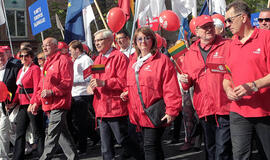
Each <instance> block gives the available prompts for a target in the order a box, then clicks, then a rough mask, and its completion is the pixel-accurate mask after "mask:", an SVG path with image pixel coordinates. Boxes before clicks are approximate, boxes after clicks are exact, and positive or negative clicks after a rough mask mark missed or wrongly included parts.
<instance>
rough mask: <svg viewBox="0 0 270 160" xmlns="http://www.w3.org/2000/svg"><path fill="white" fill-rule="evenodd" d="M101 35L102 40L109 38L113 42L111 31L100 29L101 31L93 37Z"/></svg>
mask: <svg viewBox="0 0 270 160" xmlns="http://www.w3.org/2000/svg"><path fill="white" fill-rule="evenodd" d="M100 33H102V38H109V39H110V40H112V41H113V33H112V31H111V30H109V29H101V30H98V31H97V32H96V33H95V34H94V36H97V35H98V34H100Z"/></svg>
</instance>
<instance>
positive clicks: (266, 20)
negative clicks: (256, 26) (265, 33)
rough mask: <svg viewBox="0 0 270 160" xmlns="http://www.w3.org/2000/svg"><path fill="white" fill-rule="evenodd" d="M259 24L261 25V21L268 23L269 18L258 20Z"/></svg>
mask: <svg viewBox="0 0 270 160" xmlns="http://www.w3.org/2000/svg"><path fill="white" fill-rule="evenodd" d="M258 21H259V23H262V22H263V21H265V22H270V18H258Z"/></svg>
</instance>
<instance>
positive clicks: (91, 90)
mask: <svg viewBox="0 0 270 160" xmlns="http://www.w3.org/2000/svg"><path fill="white" fill-rule="evenodd" d="M86 91H87V93H88V94H91V95H93V94H94V91H93V89H92V87H91V86H90V83H89V84H88V86H87V89H86Z"/></svg>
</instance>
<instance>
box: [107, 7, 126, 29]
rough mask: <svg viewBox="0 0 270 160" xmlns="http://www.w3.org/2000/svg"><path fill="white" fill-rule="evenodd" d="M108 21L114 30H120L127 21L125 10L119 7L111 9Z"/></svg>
mask: <svg viewBox="0 0 270 160" xmlns="http://www.w3.org/2000/svg"><path fill="white" fill-rule="evenodd" d="M107 23H108V26H109V27H110V29H111V30H112V31H113V32H115V33H116V32H119V31H120V30H121V29H122V28H123V27H124V25H125V23H126V16H125V13H124V12H123V10H122V9H121V8H119V7H114V8H112V9H110V11H109V12H108V15H107Z"/></svg>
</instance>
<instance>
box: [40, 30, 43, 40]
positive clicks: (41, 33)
mask: <svg viewBox="0 0 270 160" xmlns="http://www.w3.org/2000/svg"><path fill="white" fill-rule="evenodd" d="M40 35H41V40H42V42H43V41H44V36H43V32H40Z"/></svg>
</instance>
